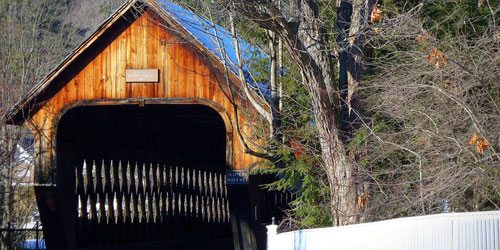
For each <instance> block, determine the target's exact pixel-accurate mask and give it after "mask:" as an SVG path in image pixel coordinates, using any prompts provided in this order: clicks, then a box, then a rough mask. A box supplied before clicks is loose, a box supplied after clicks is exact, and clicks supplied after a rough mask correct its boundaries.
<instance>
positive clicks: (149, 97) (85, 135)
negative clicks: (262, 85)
mask: <svg viewBox="0 0 500 250" xmlns="http://www.w3.org/2000/svg"><path fill="white" fill-rule="evenodd" d="M186 20H187V21H186ZM196 21H198V22H199V23H198V24H197V25H201V26H200V27H202V26H203V27H207V24H208V25H211V24H210V23H209V22H206V21H205V20H204V19H202V18H198V17H196V16H194V15H193V14H192V13H190V12H188V11H186V10H184V9H182V8H180V7H178V6H177V5H174V4H172V3H170V2H167V1H162V0H161V1H149V0H146V1H136V0H134V1H127V2H126V3H125V4H124V5H123V6H122V7H120V8H119V9H118V10H117V11H116V13H115V14H113V15H112V16H111V17H109V18H108V19H107V20H106V21H105V22H104V23H103V24H102V25H101V26H100V27H99V28H98V30H97V31H96V32H95V33H94V34H93V35H91V36H90V37H89V38H88V39H87V40H86V41H85V42H84V43H83V44H82V45H80V46H79V47H78V48H77V49H75V50H74V51H73V52H72V53H71V54H70V55H69V56H68V57H67V58H66V59H65V60H64V61H63V62H62V63H61V64H60V65H58V66H57V67H56V68H55V69H54V70H53V71H52V72H51V73H50V74H48V75H47V77H46V78H45V79H44V80H43V81H42V82H40V83H39V84H37V85H36V86H35V87H34V88H33V89H32V90H31V91H30V92H29V93H28V94H27V95H26V96H25V97H24V98H23V99H22V100H21V101H20V102H19V103H18V104H17V105H15V106H14V107H13V108H12V109H11V110H10V112H9V113H8V114H6V115H5V117H4V121H5V122H7V123H9V124H16V125H23V124H24V125H26V126H27V127H28V128H29V129H30V130H31V131H32V132H33V135H34V137H35V142H36V143H35V147H36V152H37V155H36V163H35V164H36V177H35V192H36V198H37V203H38V207H39V210H40V215H41V220H42V223H43V229H44V234H45V238H46V243H47V247H48V249H138V248H142V249H264V248H265V231H264V226H263V224H265V223H269V222H270V220H271V217H278V216H280V215H281V210H280V207H283V206H284V205H285V204H286V202H287V200H286V197H287V196H286V195H283V194H280V193H276V192H274V193H273V192H265V191H263V190H261V189H260V188H259V185H260V184H261V183H264V182H266V181H268V180H267V179H266V178H268V177H262V176H250V180H249V181H248V183H247V184H245V183H246V181H245V178H242V177H241V176H240V177H239V178H235V180H236V182H237V181H239V182H242V183H240V185H229V184H231V183H228V182H227V175H228V174H229V175H235V176H237V175H242V176H243V177H245V174H244V173H243V174H242V173H240V172H236V171H235V170H247V169H249V168H252V167H254V166H255V165H256V164H258V163H259V162H261V161H262V159H259V158H256V157H254V156H251V155H249V154H246V153H245V150H244V147H243V145H242V143H241V140H240V139H239V135H238V133H237V127H236V125H237V121H239V122H240V128H241V133H240V135H241V136H242V137H243V138H244V139H246V140H249V141H250V140H251V138H250V136H248V135H250V134H252V131H251V129H250V128H251V126H246V125H248V124H250V123H251V122H250V121H251V119H250V115H248V114H251V113H252V112H251V111H252V109H251V107H250V105H248V100H247V98H246V97H245V94H244V91H243V88H242V86H241V85H240V83H239V81H238V80H237V77H236V76H235V75H234V73H233V72H232V71H231V70H225V67H224V64H223V63H222V61H221V59H224V58H223V56H221V55H224V54H222V53H221V52H220V51H218V50H217V47H216V46H214V44H210V43H209V41H210V39H208V38H207V37H203V34H201V33H199V32H200V31H202V29H199V27H198V28H197V27H193V25H196ZM213 27H215V26H213ZM208 30H210V29H208ZM212 31H213V29H212ZM210 33H211V32H210V31H209V32H208V33H204V34H205V36H206V35H210ZM224 35H225V36H226V37H225V38H224V37H222V39H226V41H227V39H231V38H230V37H227V34H222V36H224ZM228 56H231V55H228ZM236 107H238V110H239V111H240V112H235V111H237V110H235V108H236ZM244 110H247V111H248V112H243V111H244ZM245 124H246V125H245ZM228 171H229V172H228ZM235 180H232V181H235Z"/></svg>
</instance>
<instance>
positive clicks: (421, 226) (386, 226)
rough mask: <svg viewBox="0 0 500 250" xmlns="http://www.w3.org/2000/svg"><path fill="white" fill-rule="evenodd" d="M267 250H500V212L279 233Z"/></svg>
mask: <svg viewBox="0 0 500 250" xmlns="http://www.w3.org/2000/svg"><path fill="white" fill-rule="evenodd" d="M276 227H277V226H274V225H270V226H268V250H323V249H332V250H337V249H338V250H375V249H376V250H379V249H380V250H407V249H408V250H448V249H449V250H500V211H490V212H474V213H449V214H438V215H427V216H419V217H409V218H400V219H393V220H386V221H379V222H372V223H365V224H358V225H352V226H344V227H331V228H319V229H308V230H299V231H293V232H287V233H280V234H277V233H276Z"/></svg>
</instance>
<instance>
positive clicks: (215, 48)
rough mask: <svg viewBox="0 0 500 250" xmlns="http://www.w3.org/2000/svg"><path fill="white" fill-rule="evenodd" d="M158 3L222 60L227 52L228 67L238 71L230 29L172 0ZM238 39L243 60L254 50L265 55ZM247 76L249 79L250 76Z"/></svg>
mask: <svg viewBox="0 0 500 250" xmlns="http://www.w3.org/2000/svg"><path fill="white" fill-rule="evenodd" d="M158 3H159V4H160V6H161V7H162V8H163V9H164V11H165V12H166V13H167V14H168V15H169V16H171V17H172V18H174V19H175V20H176V21H177V22H178V23H179V24H180V25H181V26H183V27H184V28H185V29H186V30H187V31H188V32H189V33H191V35H192V36H193V37H194V38H196V39H197V40H198V41H199V42H200V43H201V44H203V45H204V46H205V47H206V48H207V49H208V50H209V51H211V52H212V53H213V54H214V55H215V56H216V57H217V58H218V59H219V60H221V61H222V62H224V57H223V54H224V53H225V54H226V59H227V60H228V64H227V65H228V67H229V68H230V69H231V70H232V71H233V72H237V66H236V65H238V60H237V57H236V49H235V46H234V40H233V36H232V34H231V32H230V31H228V30H226V29H224V28H222V27H220V26H219V25H217V24H214V23H212V22H211V21H209V20H207V19H206V18H204V17H201V16H199V15H196V14H194V13H193V12H191V11H189V10H187V9H185V8H182V7H180V6H179V5H177V4H174V3H172V2H170V1H167V0H158ZM216 33H217V36H216ZM217 37H218V38H219V41H220V42H221V45H222V51H221V49H220V48H219V45H218V43H217ZM238 40H239V45H240V51H241V56H242V59H243V61H247V60H249V59H250V57H249V55H251V54H252V53H250V52H252V51H253V52H254V53H253V54H254V55H253V56H255V55H256V54H257V56H259V55H260V56H261V57H265V55H264V53H262V52H261V51H260V50H259V49H258V48H256V47H254V46H252V45H250V44H248V43H246V42H244V41H243V40H241V39H238ZM244 65H245V64H244ZM246 68H247V67H244V69H245V71H247V70H246ZM245 73H248V72H245ZM246 78H247V79H248V77H246Z"/></svg>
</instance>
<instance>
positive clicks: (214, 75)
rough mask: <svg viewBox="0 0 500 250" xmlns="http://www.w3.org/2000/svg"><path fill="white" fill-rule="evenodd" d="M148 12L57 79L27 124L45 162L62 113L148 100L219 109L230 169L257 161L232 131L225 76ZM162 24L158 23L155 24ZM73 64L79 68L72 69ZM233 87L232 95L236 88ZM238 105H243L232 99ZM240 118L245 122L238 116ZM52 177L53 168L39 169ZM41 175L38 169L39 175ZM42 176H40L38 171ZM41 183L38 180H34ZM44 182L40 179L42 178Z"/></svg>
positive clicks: (52, 150) (51, 151)
mask: <svg viewBox="0 0 500 250" xmlns="http://www.w3.org/2000/svg"><path fill="white" fill-rule="evenodd" d="M159 18H160V17H159V16H158V15H157V14H156V13H155V12H153V11H152V10H147V11H146V12H145V13H143V14H142V15H141V16H139V17H138V18H137V19H136V20H135V21H133V22H132V23H131V24H130V25H129V26H128V27H127V28H125V30H123V31H122V32H121V33H119V34H118V35H117V36H116V38H115V39H113V40H111V41H107V42H105V43H104V44H103V45H102V46H103V48H102V51H101V52H100V53H99V54H98V55H96V56H95V57H94V58H93V59H92V60H91V61H90V62H88V63H87V64H86V65H83V66H82V67H81V68H82V69H81V70H80V71H79V72H74V76H73V77H72V78H71V79H69V80H68V81H67V83H61V85H62V86H63V87H62V88H61V89H59V90H58V91H57V92H56V93H55V94H54V95H53V97H52V98H50V99H48V100H47V101H46V102H45V103H44V104H43V107H42V108H41V109H40V110H38V111H37V112H36V113H35V114H34V115H33V116H32V117H31V119H30V120H29V121H28V126H29V127H30V128H31V129H32V130H33V131H34V133H35V134H39V136H37V138H40V141H39V142H38V143H39V147H40V148H41V149H42V150H43V153H44V158H45V159H41V160H42V161H46V162H45V164H40V165H38V166H44V167H46V168H50V167H51V166H52V167H53V166H54V163H53V162H52V163H51V161H52V159H54V157H55V133H56V131H57V125H58V124H57V123H58V120H59V119H60V117H61V116H62V115H63V114H64V112H65V111H67V110H68V109H70V108H72V107H76V106H79V105H117V104H130V103H132V104H135V103H136V104H140V103H141V102H143V103H144V102H145V104H146V105H147V104H148V103H152V104H153V103H155V104H160V103H165V104H168V103H176V104H178V103H182V104H205V105H209V106H211V107H212V108H214V109H215V110H216V111H218V112H219V114H220V115H221V117H222V118H223V120H224V121H225V123H226V124H225V125H226V130H227V134H228V136H227V140H228V141H227V147H228V150H227V154H228V155H227V164H228V165H229V166H230V167H232V168H234V169H245V168H248V167H249V166H251V165H252V164H255V163H257V162H260V161H262V159H259V158H257V157H254V156H251V155H247V154H245V152H244V149H243V146H242V145H241V144H240V142H239V140H238V139H237V135H236V134H235V133H236V131H235V129H234V128H235V124H234V122H235V120H236V119H234V110H233V106H232V104H231V102H230V100H228V98H227V97H226V96H225V94H224V93H223V91H222V90H221V87H220V86H219V84H218V81H222V83H221V86H224V87H223V88H225V90H224V91H227V89H226V88H227V86H228V84H227V83H225V82H224V79H225V78H224V76H223V74H222V72H221V70H220V69H217V68H216V66H214V65H213V62H210V60H209V59H207V56H206V55H204V54H203V53H201V52H200V51H199V50H198V49H197V48H196V47H194V46H193V45H191V43H188V42H187V41H185V40H184V39H182V38H179V37H178V35H177V34H175V33H174V32H173V31H172V30H171V28H170V29H169V28H168V27H165V26H166V25H167V24H166V22H165V21H160V19H159ZM160 23H161V25H160ZM75 68H78V67H75ZM127 68H137V69H146V68H158V69H160V82H159V83H126V82H125V69H127ZM229 85H231V86H232V89H233V88H234V89H233V91H234V92H236V93H237V95H236V96H239V95H241V89H240V87H238V86H237V84H236V83H231V84H229ZM236 101H237V103H246V102H245V101H241V100H236ZM240 116H241V117H239V120H240V121H248V119H247V118H245V117H243V115H241V114H240ZM39 171H42V172H45V171H47V172H46V173H45V175H46V178H48V179H51V177H50V175H51V173H50V172H51V171H54V170H53V169H52V170H51V169H40V170H39ZM39 174H41V173H39ZM42 175H44V174H42ZM39 181H42V180H39ZM42 182H43V181H42Z"/></svg>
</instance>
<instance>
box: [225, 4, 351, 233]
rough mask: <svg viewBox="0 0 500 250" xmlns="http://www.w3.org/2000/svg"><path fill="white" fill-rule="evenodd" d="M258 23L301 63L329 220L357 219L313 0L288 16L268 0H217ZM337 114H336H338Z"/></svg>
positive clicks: (331, 72) (328, 61)
mask: <svg viewBox="0 0 500 250" xmlns="http://www.w3.org/2000/svg"><path fill="white" fill-rule="evenodd" d="M219 1H220V2H221V3H222V4H228V5H229V6H233V8H234V9H235V10H236V11H237V12H238V13H240V14H242V15H244V16H246V17H247V18H249V19H251V20H252V21H254V22H255V23H257V24H258V25H259V26H261V27H263V28H265V29H268V30H271V31H273V32H276V34H278V36H279V37H280V39H281V40H282V41H283V44H284V46H285V47H286V48H287V50H288V52H289V54H290V56H291V57H292V59H293V60H294V61H295V63H296V64H297V66H298V67H299V69H300V72H301V76H302V82H303V84H304V85H305V87H306V89H307V91H308V93H309V95H310V97H311V104H312V107H313V114H314V119H315V125H316V127H317V130H318V135H319V141H320V146H321V156H322V160H323V167H324V169H325V171H326V173H327V176H328V180H329V185H330V192H331V213H332V218H333V223H334V225H347V224H352V223H356V222H358V207H357V203H356V202H357V192H356V185H355V181H354V179H353V176H354V165H353V164H352V163H351V162H350V161H349V159H348V157H347V154H346V149H345V146H344V143H343V141H342V138H341V135H340V130H339V128H338V127H337V126H338V124H339V123H338V122H339V111H340V100H339V98H338V97H337V94H336V90H337V89H336V88H335V82H334V81H335V77H334V64H333V60H332V59H333V58H332V53H331V51H330V50H328V47H327V45H328V37H327V35H326V32H325V30H324V28H323V27H322V22H321V19H320V15H319V7H318V4H317V2H316V1H308V0H299V1H298V8H299V13H301V15H300V16H299V17H298V19H297V20H292V21H288V20H287V19H285V17H284V16H283V15H282V13H281V12H280V10H279V8H278V7H277V6H276V5H274V4H273V3H271V2H266V3H262V2H254V1H251V0H219ZM340 119H341V118H340Z"/></svg>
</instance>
